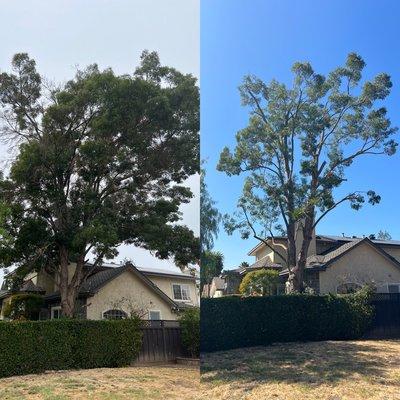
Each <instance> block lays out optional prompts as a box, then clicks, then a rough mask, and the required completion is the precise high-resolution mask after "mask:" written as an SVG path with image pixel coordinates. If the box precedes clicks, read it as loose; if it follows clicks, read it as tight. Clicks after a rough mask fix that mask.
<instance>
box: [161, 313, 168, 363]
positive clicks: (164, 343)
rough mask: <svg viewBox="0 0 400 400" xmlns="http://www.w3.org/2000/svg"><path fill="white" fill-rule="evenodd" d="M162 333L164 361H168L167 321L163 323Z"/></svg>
mask: <svg viewBox="0 0 400 400" xmlns="http://www.w3.org/2000/svg"><path fill="white" fill-rule="evenodd" d="M161 332H162V340H163V352H164V360H165V361H168V355H167V339H166V337H165V321H161Z"/></svg>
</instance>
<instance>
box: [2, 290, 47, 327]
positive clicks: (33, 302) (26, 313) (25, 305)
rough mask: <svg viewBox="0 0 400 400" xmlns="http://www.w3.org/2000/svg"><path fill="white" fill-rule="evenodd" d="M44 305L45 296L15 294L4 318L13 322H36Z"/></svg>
mask: <svg viewBox="0 0 400 400" xmlns="http://www.w3.org/2000/svg"><path fill="white" fill-rule="evenodd" d="M43 303H44V299H43V296H41V295H38V294H33V293H23V294H15V295H13V296H12V297H11V300H10V302H9V303H8V304H7V305H6V306H5V307H4V317H6V318H10V319H12V320H27V319H28V320H36V319H38V318H39V313H40V309H41V308H42V306H43Z"/></svg>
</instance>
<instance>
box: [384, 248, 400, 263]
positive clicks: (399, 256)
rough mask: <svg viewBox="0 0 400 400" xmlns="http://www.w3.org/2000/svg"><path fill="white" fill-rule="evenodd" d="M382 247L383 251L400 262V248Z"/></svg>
mask: <svg viewBox="0 0 400 400" xmlns="http://www.w3.org/2000/svg"><path fill="white" fill-rule="evenodd" d="M381 247H382V249H383V250H385V251H386V253H388V254H390V255H391V256H392V257H394V258H395V259H396V260H397V261H400V247H394V246H381Z"/></svg>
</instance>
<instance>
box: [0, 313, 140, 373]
mask: <svg viewBox="0 0 400 400" xmlns="http://www.w3.org/2000/svg"><path fill="white" fill-rule="evenodd" d="M141 337H142V334H141V331H140V321H139V320H138V319H129V320H119V321H88V320H67V319H65V320H51V321H23V322H20V321H18V322H0V377H5V376H12V375H22V374H30V373H39V372H43V371H45V370H60V369H74V368H77V369H78V368H100V367H121V366H125V365H129V364H130V363H131V362H132V361H133V360H134V359H135V358H136V356H137V355H138V353H139V351H140V346H141Z"/></svg>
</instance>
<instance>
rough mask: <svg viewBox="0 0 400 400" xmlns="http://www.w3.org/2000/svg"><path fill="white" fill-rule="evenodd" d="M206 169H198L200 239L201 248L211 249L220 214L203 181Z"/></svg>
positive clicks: (216, 232) (204, 249) (203, 249)
mask: <svg viewBox="0 0 400 400" xmlns="http://www.w3.org/2000/svg"><path fill="white" fill-rule="evenodd" d="M205 177H206V171H205V169H204V168H201V171H200V227H201V228H200V229H201V233H200V236H201V238H200V240H201V250H202V251H203V252H204V251H206V250H208V251H209V250H211V249H212V248H213V246H214V237H216V236H217V234H218V229H219V223H220V221H221V214H220V213H219V211H218V210H217V208H216V207H215V201H214V200H213V199H212V198H211V196H210V193H209V192H208V189H207V184H206V181H205Z"/></svg>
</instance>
